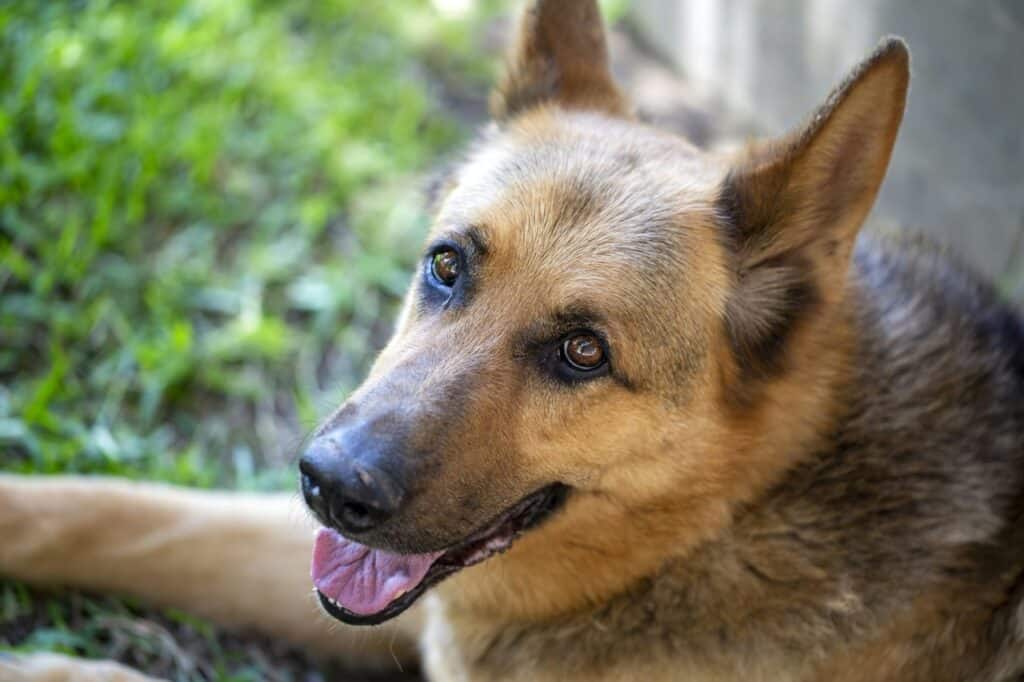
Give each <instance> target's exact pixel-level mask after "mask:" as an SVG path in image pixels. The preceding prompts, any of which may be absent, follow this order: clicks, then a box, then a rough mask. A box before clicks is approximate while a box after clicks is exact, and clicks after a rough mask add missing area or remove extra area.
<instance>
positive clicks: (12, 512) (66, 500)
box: [0, 475, 419, 668]
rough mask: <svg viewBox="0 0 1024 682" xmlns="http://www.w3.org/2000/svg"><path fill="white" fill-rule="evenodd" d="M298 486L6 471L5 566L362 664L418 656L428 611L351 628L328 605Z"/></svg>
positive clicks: (1, 546)
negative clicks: (319, 594)
mask: <svg viewBox="0 0 1024 682" xmlns="http://www.w3.org/2000/svg"><path fill="white" fill-rule="evenodd" d="M312 528H313V526H312V522H311V521H310V519H309V517H308V515H307V514H306V512H305V510H304V509H303V508H302V505H301V504H300V503H299V501H298V499H297V496H295V495H289V494H241V493H227V492H207V491H198V490H186V489H181V488H173V487H170V486H164V485H157V484H152V483H137V482H130V481H125V480H119V479H111V478H84V477H37V476H32V477H27V476H13V475H0V538H2V540H0V575H4V576H8V577H13V578H17V579H20V580H23V581H26V582H28V583H31V584H35V585H70V586H74V587H80V588H84V589H88V590H96V591H102V592H113V593H121V594H127V595H132V596H136V597H139V598H141V599H143V600H145V601H148V602H149V603H152V604H156V605H161V606H174V607H176V608H180V609H184V610H188V611H191V612H193V613H196V614H199V615H201V616H205V617H207V618H209V619H210V620H212V621H214V622H216V623H219V624H222V625H228V626H235V627H245V628H253V629H255V630H258V631H260V632H263V633H266V634H268V635H271V636H274V637H279V638H281V639H282V640H285V641H288V642H290V643H292V644H294V645H296V646H299V647H302V648H305V649H306V650H308V651H310V652H312V653H314V654H316V655H320V656H328V657H331V658H339V659H343V660H345V661H347V662H349V663H352V664H356V665H358V666H359V667H366V668H381V667H388V666H392V667H393V666H395V665H396V659H397V660H403V659H405V660H406V661H408V659H409V658H410V657H411V656H412V653H413V651H414V642H415V637H416V631H417V630H418V621H419V618H418V616H417V614H415V613H411V614H405V615H403V616H402V617H401V618H399V619H397V620H396V621H395V622H394V624H391V625H387V626H383V627H377V628H366V629H362V628H360V629H356V628H345V627H341V626H339V625H337V624H335V623H333V622H329V621H328V619H327V617H326V616H323V615H321V614H320V613H319V612H318V609H317V606H316V604H315V600H314V598H313V595H312V591H311V590H312V588H311V583H310V579H309V558H310V552H311V548H312Z"/></svg>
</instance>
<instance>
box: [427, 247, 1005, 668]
mask: <svg viewBox="0 0 1024 682" xmlns="http://www.w3.org/2000/svg"><path fill="white" fill-rule="evenodd" d="M855 260H856V267H855V271H854V273H853V274H852V276H851V286H850V288H849V292H850V294H849V296H848V299H847V301H846V302H845V303H844V304H843V305H842V306H841V307H840V308H839V310H841V311H842V315H841V317H842V318H845V319H846V320H847V322H848V325H849V329H850V334H849V338H850V341H851V342H850V343H849V344H842V345H839V346H836V345H833V346H832V347H831V348H830V349H826V348H824V347H819V348H817V349H815V348H813V347H812V346H808V347H807V348H805V349H804V351H805V352H812V351H815V350H816V351H817V352H819V353H821V354H822V359H824V358H826V357H827V356H828V355H829V354H831V358H829V359H830V360H831V361H830V362H817V363H809V364H811V365H813V366H816V367H826V368H831V369H828V370H826V371H824V372H822V373H820V374H819V375H817V376H815V377H806V376H805V377H790V379H791V380H793V383H794V392H793V397H794V401H795V402H794V401H784V402H785V404H784V405H781V406H780V405H777V406H776V408H775V409H767V410H766V411H765V412H763V413H762V415H761V418H760V419H756V420H752V426H751V430H750V431H749V432H748V433H747V434H745V436H744V438H749V441H748V447H749V448H750V452H751V459H752V460H753V459H754V458H755V457H758V458H759V457H762V456H768V457H772V458H774V459H772V460H771V461H773V462H774V463H775V467H776V468H775V471H774V475H772V474H771V472H765V473H764V474H763V475H761V474H758V475H755V476H752V477H751V478H750V479H749V480H751V485H750V488H749V489H748V490H746V491H742V494H741V495H734V496H733V497H732V498H731V500H732V501H731V503H730V504H729V505H728V506H720V507H712V506H707V505H702V504H699V503H698V504H695V505H693V506H692V507H691V508H689V509H688V508H686V507H685V506H683V505H679V503H678V500H676V502H675V506H674V507H673V506H670V505H666V507H665V509H666V510H668V509H672V510H673V511H675V510H678V511H679V512H680V513H681V514H682V516H680V517H679V518H678V519H677V523H676V524H675V525H674V526H670V527H672V528H674V529H675V531H676V532H675V534H674V536H672V537H659V536H645V537H630V538H622V539H621V541H622V545H621V551H620V552H619V553H617V554H615V553H609V551H608V548H607V547H599V548H586V547H571V546H565V545H560V544H558V543H559V542H560V538H559V531H560V530H561V529H559V528H558V527H557V519H556V520H554V521H553V522H552V524H551V526H552V528H551V529H542V530H543V531H544V532H538V533H537V534H536V537H534V538H530V537H529V536H527V537H526V538H524V539H523V542H522V547H517V548H516V549H515V550H513V552H511V553H510V554H509V555H508V556H506V557H503V558H502V559H501V560H499V561H494V562H492V564H490V565H487V566H486V567H481V569H483V570H481V569H476V570H474V571H467V572H466V573H465V574H464V575H463V576H459V577H458V578H457V579H455V580H453V581H451V583H450V584H449V585H444V586H442V587H441V588H440V590H439V595H440V598H436V597H435V598H434V599H433V600H432V601H433V603H432V607H431V611H432V617H431V618H432V620H433V621H434V624H433V627H431V628H429V629H428V647H433V648H437V647H439V648H441V649H443V650H444V659H445V660H446V661H448V663H447V664H446V665H449V666H451V665H461V666H466V670H472V671H474V672H475V673H478V674H481V677H483V678H487V677H488V675H492V674H495V673H496V672H497V671H495V670H490V669H489V665H490V664H491V662H492V661H502V662H503V665H505V666H508V662H509V661H510V660H516V661H519V662H520V663H521V666H522V670H523V671H535V670H537V669H539V668H535V667H534V666H536V665H537V663H536V662H537V661H543V666H545V668H544V669H546V670H549V671H550V670H563V671H573V672H576V673H579V672H581V670H582V667H585V666H599V667H600V668H601V669H602V671H604V672H607V671H608V670H614V669H615V667H616V666H618V665H623V666H625V667H624V669H627V668H628V669H629V670H631V671H632V672H633V674H636V673H637V671H638V670H642V668H643V660H644V659H645V658H646V659H651V657H652V656H654V657H657V656H659V655H660V656H663V657H666V658H669V659H671V660H673V661H674V662H677V663H678V665H679V668H678V669H679V671H680V674H681V675H682V674H684V672H685V671H690V672H691V673H692V674H694V675H695V676H698V678H699V679H703V678H705V677H712V678H717V677H715V676H717V675H723V676H726V677H727V678H728V676H729V675H739V674H741V673H742V674H743V675H744V679H762V678H763V679H791V678H795V677H797V676H799V675H802V674H804V673H806V671H808V670H815V669H817V670H819V672H820V670H823V669H827V666H829V665H837V664H836V663H835V659H834V658H833V652H834V650H835V647H836V644H837V643H840V642H842V643H844V649H845V650H852V651H855V652H858V651H859V655H860V660H859V661H858V665H859V666H861V667H857V668H855V670H857V671H858V672H857V674H856V675H855V678H856V679H864V678H863V677H862V676H860V673H861V672H863V671H864V670H866V669H870V667H868V668H865V667H864V666H870V665H872V662H873V661H874V664H875V665H878V666H879V670H880V671H885V670H886V666H890V669H895V668H892V667H891V666H896V665H898V664H902V663H906V662H910V661H913V662H914V663H915V665H917V666H918V669H921V670H926V671H927V670H932V671H935V674H936V675H939V676H941V677H942V678H943V679H945V677H946V676H948V674H949V671H950V670H959V671H963V673H964V675H965V676H966V675H968V674H977V673H978V670H980V668H979V667H977V666H981V665H982V664H981V663H978V662H977V661H981V660H983V659H982V657H981V656H980V655H979V656H978V657H960V658H957V659H952V658H943V657H940V656H937V657H934V658H935V660H934V661H932V662H931V663H930V664H928V665H927V666H925V664H924V663H922V662H921V660H919V659H920V658H921V657H924V656H927V655H928V651H929V644H930V643H931V642H932V640H933V639H935V638H939V637H943V636H945V637H951V638H955V637H958V636H961V637H962V639H963V641H964V642H965V643H967V644H969V645H970V647H973V648H974V649H975V650H977V651H979V652H987V650H988V648H989V647H990V645H989V644H988V643H987V642H986V641H982V640H978V639H974V638H973V635H970V634H966V635H961V634H958V633H957V632H956V628H946V629H943V628H939V627H936V628H935V629H934V632H930V631H912V632H908V633H903V634H904V635H906V636H908V637H913V638H915V639H914V641H915V642H916V644H915V645H914V646H910V645H906V646H904V645H903V643H902V642H895V643H893V645H892V646H893V647H896V646H904V648H903V649H900V650H899V652H898V654H897V653H893V652H894V651H895V649H893V648H886V647H887V645H879V646H878V647H876V648H875V649H871V648H870V647H871V646H872V642H873V641H875V638H876V637H878V636H881V635H883V634H884V633H882V632H880V631H879V630H878V629H877V627H878V625H877V624H878V623H889V624H890V630H888V631H887V632H888V633H890V635H892V633H893V632H894V630H893V629H892V628H898V627H899V625H898V624H899V622H900V619H899V614H900V613H904V614H908V613H909V612H910V611H911V610H923V611H928V612H931V611H935V613H936V617H937V616H938V613H939V612H940V611H942V610H943V608H944V609H945V610H946V611H947V612H946V613H943V616H944V618H947V619H948V618H949V617H950V615H951V614H950V613H948V611H949V609H950V608H953V607H951V606H947V607H942V608H939V607H936V606H935V605H934V604H933V602H932V599H933V597H934V596H935V595H937V594H942V595H943V597H944V599H945V600H946V602H947V603H948V600H949V594H950V593H951V592H952V593H957V592H963V593H970V594H971V595H972V596H971V599H970V600H965V603H966V604H969V605H970V607H968V606H965V607H964V608H963V612H962V613H959V617H960V621H958V622H960V623H968V622H971V617H972V616H973V615H977V613H978V612H977V610H978V609H981V610H985V609H988V612H987V613H985V614H984V616H985V617H986V618H990V617H991V614H992V611H994V610H995V608H996V607H995V605H997V604H999V603H1001V602H1002V601H1003V600H1005V599H1006V595H1007V593H1008V591H1009V590H1010V589H1012V587H1011V586H1012V585H1013V584H1014V583H1015V582H1016V581H1017V580H1018V579H1019V575H1020V571H1021V569H1022V566H1024V551H1018V552H1017V554H1016V555H1014V556H1012V557H1007V556H1006V555H1003V556H999V557H994V556H990V555H989V554H986V551H985V549H984V548H985V546H986V543H993V542H994V541H995V542H996V544H997V546H1002V547H1007V546H1012V543H1011V542H1010V541H1011V540H1013V539H1014V538H1012V537H1009V536H1010V535H1012V534H1014V533H1015V534H1016V536H1017V537H1016V542H1017V546H1018V547H1019V546H1020V543H1021V541H1022V540H1024V537H1021V536H1024V529H1022V524H1021V523H1020V518H1019V517H1020V514H1021V510H1022V509H1024V494H1022V490H1024V481H1021V480H1020V479H1021V467H1020V461H1019V460H1020V458H1021V453H1020V452H1019V451H1020V443H1021V442H1024V414H1022V412H1024V409H1022V407H1021V396H1022V395H1024V333H1022V331H1021V329H1022V327H1021V323H1020V321H1019V319H1018V318H1017V317H1016V316H1015V314H1014V313H1012V312H1011V311H1009V310H1007V309H1005V308H1003V307H1002V306H1001V304H999V303H997V302H996V301H995V300H994V295H993V294H992V292H990V291H989V290H988V289H987V288H986V287H984V286H983V285H980V284H978V283H977V282H976V281H975V280H973V278H972V277H971V276H970V275H969V274H967V273H965V272H964V271H963V270H962V269H960V268H958V267H957V266H954V265H951V264H949V263H947V262H946V261H945V260H944V259H942V258H941V257H940V256H938V255H937V254H935V253H933V252H930V251H928V252H926V253H925V255H924V256H912V255H910V254H909V252H908V253H904V252H901V251H899V250H896V251H895V255H886V251H885V250H882V249H876V248H873V246H872V245H871V243H867V244H862V246H861V248H860V249H859V252H858V254H857V257H856V259H855ZM929 280H934V281H941V282H942V283H943V288H944V292H943V294H942V295H941V296H940V294H939V293H938V291H937V288H935V287H933V289H932V290H925V289H922V285H923V284H922V283H924V282H927V281H929ZM950 291H952V293H953V296H952V297H950V296H949V293H950ZM983 307H984V308H987V309H994V310H995V311H996V313H993V314H989V316H988V319H987V320H978V319H977V318H976V317H975V313H976V311H977V310H979V309H982V308H983ZM911 309H913V312H914V313H915V314H914V317H915V318H916V320H917V324H916V325H913V326H910V325H907V324H906V323H905V317H906V315H907V313H908V312H910V311H911ZM997 318H998V319H997ZM901 320H904V321H903V322H901ZM836 321H837V320H835V319H833V320H830V321H828V323H829V324H835V323H836ZM949 329H955V330H956V331H957V333H956V334H953V335H950V334H947V333H942V332H943V331H948V330H949ZM932 334H934V335H935V336H934V339H935V340H934V341H933V340H931V338H930V335H932ZM813 336H814V335H813V330H810V331H809V332H808V335H807V336H806V337H805V340H806V341H807V342H808V343H812V344H813ZM831 338H833V339H834V338H835V335H834V329H833V330H832V336H831ZM951 343H952V344H954V345H957V344H959V345H963V346H964V348H961V349H957V348H948V347H942V344H945V345H948V344H951ZM968 347H969V348H970V349H971V350H970V352H969V351H968ZM1007 347H1009V348H1011V349H1012V348H1016V351H1010V352H1009V353H1008V352H1007V351H1006V350H1005V349H1006V348H1007ZM939 358H941V361H942V362H943V363H945V366H944V367H942V368H940V369H938V370H935V369H932V370H931V371H929V372H928V373H925V374H922V373H921V372H920V371H919V368H920V367H921V365H922V363H930V362H936V361H937V360H938V359H939ZM805 364H807V363H805ZM925 377H926V378H925ZM798 389H802V391H803V392H804V393H805V394H807V395H805V396H804V397H808V396H812V397H809V398H808V399H807V400H806V401H805V402H803V403H801V402H800V401H799V397H800V390H798ZM950 391H958V392H961V393H962V392H964V391H968V392H969V393H971V395H970V396H965V398H964V402H965V403H970V404H971V405H972V406H973V409H971V410H966V409H960V407H959V406H960V405H961V404H963V403H961V402H959V401H956V400H951V399H949V398H950V396H949V395H948V393H949V392H950ZM775 395H778V393H777V392H776V393H775ZM840 395H841V396H843V398H842V399H841V400H840V398H839V396H840ZM801 405H802V409H801V407H800V406H801ZM816 405H818V406H820V405H832V406H834V409H833V410H831V411H826V418H824V419H823V418H821V417H822V414H821V413H820V410H819V411H818V412H815V411H814V410H815V406H816ZM829 412H830V413H829ZM800 424H803V425H805V426H806V425H808V424H809V425H811V426H810V427H809V428H805V429H804V430H802V431H800V430H799V429H797V428H795V427H796V426H797V425H800ZM908 431H909V432H910V433H908ZM786 432H791V433H794V432H795V433H797V434H798V435H797V436H796V437H795V439H793V438H791V439H789V440H788V441H787V440H785V439H783V438H780V435H781V434H782V433H786ZM758 433H761V434H762V435H761V437H760V438H758V437H757V434H758ZM951 440H954V441H956V442H957V443H960V444H961V448H960V449H961V451H962V452H963V453H964V454H963V457H965V458H968V459H970V458H972V457H974V458H977V457H983V458H985V459H986V462H987V463H988V465H989V466H988V467H987V468H978V467H970V466H967V465H969V464H971V463H972V462H970V461H965V462H956V461H950V460H949V454H950V453H951V452H955V451H956V448H955V447H954V448H952V449H951V447H950V441H951ZM779 442H787V443H788V444H789V445H788V447H789V448H791V449H790V450H789V451H788V452H785V453H783V452H760V453H756V451H757V449H758V446H759V445H761V447H768V444H770V443H779ZM755 453H756V454H755ZM972 453H973V454H972ZM981 479H984V480H981ZM682 494H684V493H682V492H681V493H680V495H682ZM907 505H911V506H913V507H914V508H913V509H908V508H905V507H906V506H907ZM654 513H657V512H656V511H655V512H654ZM690 514H692V516H691V515H690ZM601 521H602V520H601V519H596V520H595V523H598V524H599V523H601ZM622 527H629V526H628V525H626V524H624V525H623V526H622ZM665 527H666V524H665V523H663V522H659V523H654V524H652V528H665ZM563 539H564V538H563ZM555 547H557V560H555V559H554V558H552V556H553V555H554V554H555V552H554V548H555ZM588 551H589V554H588ZM537 573H544V574H545V580H544V581H531V580H530V576H531V574H537ZM558 573H564V574H565V575H564V576H560V577H552V574H558ZM613 578H614V579H613ZM541 582H542V583H543V584H545V585H557V586H559V588H560V593H558V594H543V593H541V594H534V595H526V598H524V592H528V591H529V590H530V589H532V586H533V585H534V584H539V583H541ZM505 590H511V591H514V592H515V593H516V594H515V598H509V599H505V598H503V596H504V595H507V594H508V593H507V592H505ZM954 603H955V602H954ZM523 604H527V605H530V607H532V608H534V609H536V610H535V611H534V612H530V611H528V610H526V611H524V610H522V609H523V606H522V605H523ZM545 607H546V608H545ZM513 608H514V609H516V610H512V609H513ZM970 609H974V610H975V611H974V612H972V611H971V610H970ZM738 614H742V617H740V618H738V617H737V616H738ZM1011 618H1012V615H1007V616H1005V618H1003V621H1001V622H1005V623H1004V624H1005V626H1006V627H1011V626H1013V623H1010V622H1009V620H1008V619H1011ZM1018 618H1019V616H1018ZM915 622H916V623H917V625H916V627H921V622H919V621H915ZM893 623H895V624H896V625H891V624H893ZM1016 627H1021V628H1024V623H1017V624H1016ZM606 633H610V634H606ZM623 633H630V634H629V635H627V636H625V637H624V636H623ZM858 644H859V646H861V647H867V649H864V648H861V649H858V648H857V647H858ZM851 647H852V649H851ZM883 649H884V650H883ZM946 650H950V649H949V647H947V648H946ZM652 652H656V653H653V654H652ZM992 655H993V656H995V655H996V653H992ZM1007 655H1009V654H1007ZM872 656H873V657H872ZM893 656H896V657H897V658H898V659H899V660H897V658H892V657H893ZM900 657H902V658H900ZM431 658H432V656H431V655H430V654H429V653H428V664H429V661H430V660H431ZM652 660H653V659H652ZM971 666H975V667H971ZM595 670H596V669H595ZM505 672H507V670H506V671H505ZM940 673H941V674H940ZM523 674H524V675H525V677H524V679H535V678H533V677H530V673H529V672H524V673H523ZM835 674H837V675H838V674H839V672H838V671H836V672H835ZM845 674H849V672H847V673H845ZM881 674H882V673H881V672H880V673H879V677H878V679H882V677H881ZM885 674H890V673H889V672H885ZM925 674H927V672H926V673H925ZM838 679H842V676H840V677H839V678H838ZM920 679H926V678H923V677H922V678H920ZM927 679H933V678H927ZM934 679H939V677H935V678H934ZM957 679H960V678H957Z"/></svg>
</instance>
